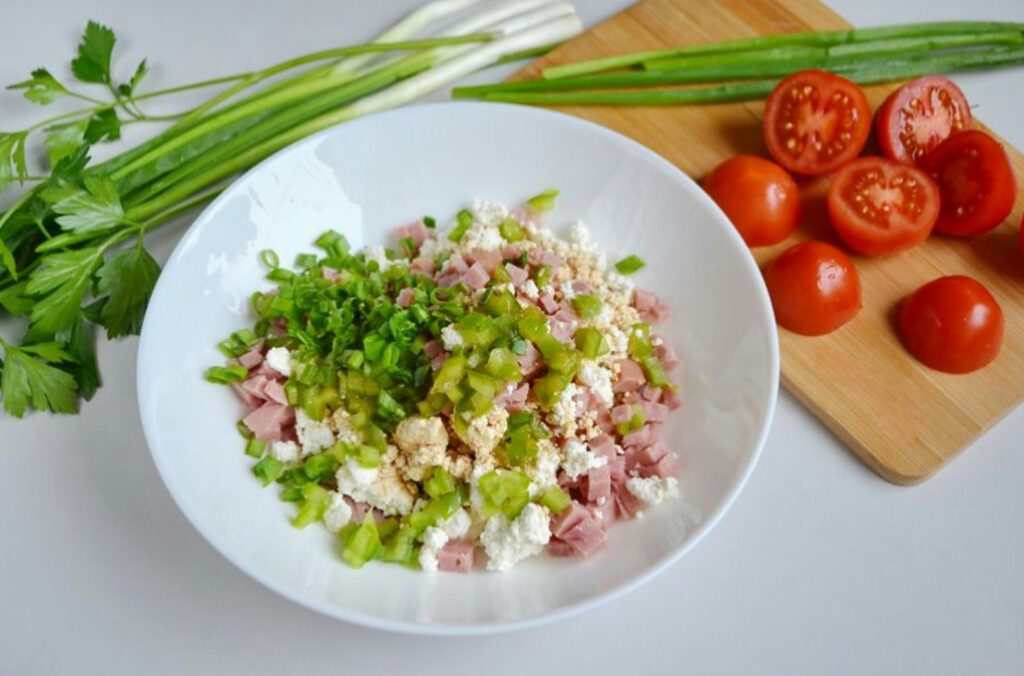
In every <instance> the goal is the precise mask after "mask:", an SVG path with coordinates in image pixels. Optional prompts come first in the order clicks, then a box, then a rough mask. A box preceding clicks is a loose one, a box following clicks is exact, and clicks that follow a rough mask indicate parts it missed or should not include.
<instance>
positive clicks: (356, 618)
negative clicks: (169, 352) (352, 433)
mask: <svg viewBox="0 0 1024 676" xmlns="http://www.w3.org/2000/svg"><path fill="white" fill-rule="evenodd" d="M446 107H456V108H466V109H479V110H481V111H487V110H493V109H496V108H501V109H505V110H514V111H515V113H514V114H517V115H525V116H527V117H529V116H533V117H537V118H545V119H554V120H556V121H557V122H558V123H562V124H568V125H570V126H577V127H581V128H583V129H586V130H587V131H588V132H589V133H594V134H596V135H597V136H603V137H605V138H608V139H611V140H612V141H613V142H615V143H619V144H623V145H625V146H626V147H629V148H631V149H632V150H633V151H635V152H637V153H639V154H640V155H641V156H643V157H644V158H646V159H648V160H649V161H651V162H653V163H654V164H655V165H659V166H660V167H662V168H663V169H665V170H667V171H668V172H669V173H670V174H673V175H675V177H676V178H677V179H679V180H680V181H681V182H682V183H684V184H688V185H689V187H690V188H691V189H692V190H694V191H695V192H696V193H697V198H698V200H699V201H700V202H701V203H702V204H703V206H704V207H705V208H706V209H708V210H709V211H710V212H712V214H714V216H715V219H716V220H717V221H718V223H719V225H720V226H721V227H722V228H723V229H724V230H726V236H727V237H728V238H729V240H730V241H731V242H732V246H733V248H734V249H736V250H737V253H738V256H739V258H740V260H741V261H742V262H741V263H740V265H743V266H745V267H746V268H747V271H748V272H750V273H751V274H752V275H753V276H754V278H755V280H759V281H760V283H758V284H756V285H755V286H756V288H757V294H758V300H759V301H760V303H759V305H760V308H759V311H760V315H761V317H760V318H761V320H762V321H764V322H766V324H767V326H768V327H770V329H771V330H770V331H769V332H768V333H769V355H768V356H769V360H770V362H771V363H770V364H769V366H770V378H769V381H770V382H769V390H770V391H769V393H768V406H767V407H766V410H765V415H764V419H763V420H762V422H761V427H760V430H759V431H758V435H757V440H756V442H755V444H754V449H753V452H752V453H751V454H750V458H749V460H748V461H747V464H746V467H744V468H743V472H742V473H741V474H740V477H739V479H738V480H737V481H736V483H735V484H733V486H732V488H730V489H729V491H728V492H727V493H726V495H725V498H724V499H723V500H722V501H721V503H720V504H719V506H718V508H717V509H716V510H715V511H714V512H712V513H711V515H710V516H709V517H708V518H707V519H706V520H705V521H704V522H703V523H702V524H701V525H700V526H699V527H698V528H697V529H696V530H695V531H693V533H691V534H690V536H689V538H687V540H686V542H684V543H683V545H682V546H680V547H678V548H677V549H675V550H674V551H672V552H670V553H669V554H666V555H665V556H663V557H662V558H661V559H660V560H658V561H656V562H655V563H654V564H653V565H652V566H651V567H650V568H649V569H647V570H646V571H644V572H643V573H642V574H640V575H638V576H636V577H634V578H632V579H630V580H627V581H625V582H622V583H620V584H618V585H616V586H613V587H611V588H610V589H607V590H606V591H603V592H601V593H600V594H597V595H595V596H593V597H591V598H588V599H585V600H582V601H578V602H576V603H572V604H569V605H567V606H564V607H561V608H558V609H556V610H553V611H550V612H546V613H543V614H540V615H536V616H533V617H527V618H523V619H518V620H512V621H508V622H491V623H487V624H427V623H417V622H407V621H403V620H385V619H382V618H380V617H376V616H374V615H368V614H365V613H361V612H353V611H348V610H344V609H341V608H338V607H337V606H333V605H330V604H327V603H323V602H320V601H319V600H317V599H310V598H307V597H304V596H302V595H301V594H299V593H297V592H294V591H292V590H291V589H289V588H288V587H286V586H284V585H280V584H278V583H277V582H275V581H274V580H271V579H270V578H268V577H265V576H264V575H263V574H262V572H261V571H259V570H256V569H255V568H254V567H251V566H249V565H248V563H246V562H244V561H242V560H241V559H239V558H236V557H235V556H234V555H233V554H232V553H230V552H228V551H225V550H224V549H223V548H222V547H221V546H220V544H219V543H218V542H217V540H216V538H214V537H213V536H211V534H210V533H209V531H208V530H207V528H206V526H205V523H204V520H203V517H202V515H200V514H196V513H193V512H192V510H191V509H189V508H188V507H186V504H187V503H185V502H184V501H183V500H182V499H181V498H180V497H179V495H178V490H177V487H176V485H175V484H174V482H173V481H172V480H170V479H169V476H170V475H169V469H168V467H167V466H166V465H165V463H164V459H163V453H162V452H157V451H156V450H155V444H154V439H153V437H154V433H153V432H151V431H150V427H149V424H148V422H147V417H146V415H145V414H144V413H143V401H142V400H143V395H142V393H143V391H144V388H143V383H144V382H147V381H148V378H146V377H145V376H146V367H145V365H146V364H147V363H149V360H144V359H142V358H141V357H142V355H143V354H144V353H145V352H146V348H147V345H148V344H149V341H148V340H147V337H148V332H147V331H146V327H147V322H146V321H145V320H143V325H142V331H141V332H140V336H139V348H138V355H139V359H138V360H137V364H138V366H137V368H136V392H137V397H138V408H139V416H140V418H141V420H142V431H143V435H144V437H145V439H146V445H147V447H148V448H149V453H150V456H151V457H152V458H153V462H154V464H155V465H156V468H157V472H158V473H159V475H160V479H161V480H162V481H163V484H164V486H165V487H166V488H167V491H168V492H169V493H170V494H171V497H172V498H173V500H174V502H175V504H176V505H177V506H178V509H179V510H181V512H182V513H183V514H184V515H185V518H186V519H188V521H189V523H190V524H192V527H193V528H195V529H196V530H197V531H199V533H200V535H202V536H203V538H204V539H205V540H206V541H207V542H208V543H209V544H210V545H211V546H212V547H213V548H214V549H215V550H217V552H218V553H219V554H220V555H221V556H223V557H224V558H226V559H227V560H228V561H230V562H231V563H232V564H233V565H234V566H235V567H236V568H238V569H239V570H240V571H242V572H243V573H245V574H246V575H248V576H249V577H250V578H251V579H253V580H255V581H256V582H258V583H260V584H261V585H263V586H264V587H266V588H268V589H270V590H272V591H274V592H276V593H277V594H279V595H281V596H283V597H284V598H286V599H288V600H289V601H292V602H293V603H296V604H298V605H300V606H303V607H305V608H308V609H310V610H314V611H316V612H319V613H321V614H323V615H327V616H329V617H333V618H336V619H339V620H343V621H345V622H351V623H353V624H358V625H361V626H364V627H369V628H372V629H378V630H383V631H391V632H399V633H407V634H419V635H428V636H472V635H482V634H494V633H500V632H509V631H515V630H519V629H526V628H530V627H537V626H540V625H543V624H548V623H552V622H557V621H559V620H563V619H566V618H568V617H572V616H574V615H578V614H580V613H583V612H585V611H587V610H590V609H592V608H597V607H599V606H601V605H604V604H606V603H609V602H610V601H613V600H614V599H617V598H619V597H621V596H623V595H625V594H627V593H629V592H631V591H633V590H634V589H636V588H638V587H640V586H641V585H643V584H645V583H646V582H648V581H650V580H651V579H653V578H654V577H655V576H657V575H659V574H660V573H662V572H663V571H664V570H665V569H667V568H668V567H669V566H671V565H672V564H674V563H676V562H677V561H679V560H680V559H681V558H682V557H683V556H685V555H686V554H687V553H688V552H689V551H690V550H691V549H693V548H694V547H695V546H696V545H697V544H698V543H700V541H701V540H703V539H704V537H705V536H706V535H707V534H708V533H709V532H710V531H711V530H712V529H713V528H714V527H715V526H716V525H717V524H718V522H719V521H720V520H721V519H722V517H723V516H724V515H725V513H726V512H728V511H729V509H730V508H731V507H732V505H733V503H734V502H735V501H736V498H737V496H738V495H739V494H740V492H741V491H742V490H743V488H744V487H745V486H746V484H747V481H748V480H749V479H750V475H751V474H752V473H753V471H754V467H755V466H756V465H757V463H758V460H759V459H760V457H761V452H762V450H763V449H764V444H765V441H766V440H767V438H768V432H769V431H770V429H771V424H772V421H773V420H774V418H775V408H776V404H777V402H778V391H779V363H780V357H779V339H778V330H777V327H776V324H775V315H774V313H773V312H772V309H771V301H770V299H769V297H768V290H767V288H766V287H765V285H764V282H763V281H762V278H761V272H760V269H759V268H758V267H757V263H756V261H755V260H754V257H753V256H751V255H750V254H749V250H748V248H747V245H746V244H745V243H744V242H743V239H742V237H740V235H739V233H738V232H737V231H736V229H735V228H733V227H732V225H731V224H730V223H729V220H728V218H727V217H726V215H725V213H724V212H723V211H722V210H721V209H720V208H719V206H718V205H717V204H716V203H715V202H714V200H712V199H711V198H710V197H709V196H708V195H707V193H705V192H704V191H703V190H702V189H701V188H700V186H699V185H698V184H697V182H696V181H694V180H693V179H692V178H690V177H689V176H688V175H687V174H686V173H685V172H683V171H682V170H681V169H680V168H679V167H677V166H676V165H674V164H672V163H671V162H669V161H668V160H667V159H665V158H664V157H662V156H661V155H659V154H658V153H656V152H655V151H653V150H651V149H650V148H648V147H647V146H645V145H643V144H642V143H640V142H638V141H635V140H633V139H632V138H630V137H628V136H626V135H625V134H621V133H619V132H617V131H614V130H612V129H608V128H607V127H603V126H601V125H599V124H596V123H594V122H590V121H588V120H584V119H581V118H578V117H573V116H571V115H568V114H565V113H560V112H556V111H553V110H547V109H544V108H535V107H531V106H523V105H515V104H505V103H483V102H478V101H441V102H432V103H419V104H415V105H410V106H402V107H400V108H394V109H391V110H386V111H381V112H379V113H373V114H371V115H367V116H366V117H361V118H357V119H355V120H350V121H348V122H342V123H340V124H338V125H335V126H333V127H328V128H327V129H324V130H322V131H320V132H317V133H316V134H313V135H312V136H308V137H306V138H304V139H301V140H299V141H296V142H295V143H293V144H291V145H289V146H286V147H284V148H282V149H281V150H279V151H277V152H276V153H274V154H273V155H270V156H269V157H267V158H265V159H264V160H262V161H261V162H260V163H259V164H257V165H255V166H254V167H252V168H250V169H249V170H248V171H246V172H244V173H243V174H242V175H241V176H239V177H238V178H237V179H235V180H234V182H232V183H231V185H229V186H228V187H227V189H225V190H224V192H222V193H221V194H220V195H218V196H217V198H216V199H214V200H213V202H211V203H210V204H208V205H207V206H206V207H205V208H204V209H203V211H202V212H201V213H200V214H199V215H198V216H196V218H195V220H194V221H192V224H191V225H190V226H189V227H188V229H187V230H186V231H185V233H184V234H182V236H181V238H180V239H179V240H178V243H177V244H176V245H175V248H174V251H173V253H172V254H171V256H170V258H169V259H168V260H167V263H166V264H165V265H164V269H165V270H166V269H167V268H168V267H170V266H171V265H173V264H174V263H176V262H177V260H178V259H179V258H180V257H182V256H183V255H185V253H186V252H187V250H188V249H189V247H185V246H182V243H183V242H185V241H187V240H188V238H189V237H190V236H191V235H192V234H193V232H194V231H195V229H196V227H197V226H198V225H200V224H201V223H202V222H203V220H204V219H205V218H207V214H209V213H214V212H215V210H216V209H217V207H218V206H219V205H220V203H221V202H222V201H224V200H227V199H230V198H231V197H232V195H233V193H234V191H235V190H237V189H238V186H239V185H241V184H242V183H243V182H244V181H245V179H247V178H248V177H249V176H250V175H251V174H254V173H255V172H258V171H261V170H263V167H264V166H265V165H267V164H270V163H272V162H275V161H277V160H278V159H279V158H280V157H282V156H284V155H287V154H289V153H292V152H296V151H297V150H298V149H299V148H302V147H304V146H306V145H309V144H314V143H317V142H319V141H320V139H322V138H324V137H327V136H330V135H331V134H335V133H337V131H338V129H339V128H341V127H343V126H352V125H355V126H362V125H366V124H374V123H375V122H376V120H377V119H378V118H381V117H401V116H406V115H417V114H419V111H421V110H423V109H430V108H446ZM163 280H164V277H163V275H161V276H160V278H159V279H158V280H157V284H156V287H155V288H154V290H153V294H152V296H151V298H150V304H153V303H154V301H155V300H156V299H158V298H159V297H160V295H162V293H164V288H163V287H164V285H163Z"/></svg>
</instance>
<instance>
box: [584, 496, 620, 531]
mask: <svg viewBox="0 0 1024 676" xmlns="http://www.w3.org/2000/svg"><path fill="white" fill-rule="evenodd" d="M590 511H591V512H593V514H594V518H595V519H597V522H598V523H600V524H601V527H602V528H604V529H605V530H608V527H609V526H611V525H612V524H613V523H615V519H616V518H617V517H618V516H619V510H618V508H617V506H616V504H615V495H614V494H612V492H611V491H609V492H608V497H607V498H605V501H604V502H603V503H601V504H600V505H591V507H590Z"/></svg>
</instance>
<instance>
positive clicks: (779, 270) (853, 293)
mask: <svg viewBox="0 0 1024 676" xmlns="http://www.w3.org/2000/svg"><path fill="white" fill-rule="evenodd" d="M764 282H765V285H766V286H767V287H768V295H769V296H771V299H772V309H773V310H775V319H776V320H777V321H778V322H779V325H780V326H782V327H785V328H787V329H789V330H790V331H793V332H794V333H800V334H803V335H805V336H820V335H824V334H826V333H831V332H832V331H835V330H836V329H838V328H839V327H840V326H842V325H843V324H845V323H846V322H848V321H850V320H851V319H853V318H854V317H855V316H856V315H857V313H858V312H860V305H861V297H860V277H859V276H858V275H857V268H855V267H854V266H853V261H851V260H850V257H849V256H847V255H846V254H845V253H843V252H842V251H840V250H839V249H837V248H836V247H834V246H832V245H831V244H826V243H825V242H802V243H800V244H797V245H795V246H792V247H790V248H788V249H786V250H785V251H783V252H782V253H781V254H779V257H778V258H776V259H775V260H774V261H772V262H771V264H770V265H769V266H768V267H767V268H765V271H764Z"/></svg>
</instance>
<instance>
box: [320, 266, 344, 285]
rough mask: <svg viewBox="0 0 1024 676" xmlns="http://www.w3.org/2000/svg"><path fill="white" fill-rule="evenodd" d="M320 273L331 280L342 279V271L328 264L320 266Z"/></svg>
mask: <svg viewBox="0 0 1024 676" xmlns="http://www.w3.org/2000/svg"><path fill="white" fill-rule="evenodd" d="M320 275H321V276H322V277H323V278H324V279H326V280H329V281H332V282H336V281H338V280H339V279H341V273H340V272H338V271H337V270H335V269H334V268H329V267H327V266H326V265H325V266H324V267H322V268H320Z"/></svg>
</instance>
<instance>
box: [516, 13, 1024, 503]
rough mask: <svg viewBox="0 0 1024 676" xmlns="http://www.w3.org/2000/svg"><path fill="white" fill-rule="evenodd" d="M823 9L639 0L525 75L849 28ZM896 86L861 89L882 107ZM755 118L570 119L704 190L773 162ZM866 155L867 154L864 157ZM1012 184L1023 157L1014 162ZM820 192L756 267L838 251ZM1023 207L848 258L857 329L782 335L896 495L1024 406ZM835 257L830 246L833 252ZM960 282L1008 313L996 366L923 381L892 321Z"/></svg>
mask: <svg viewBox="0 0 1024 676" xmlns="http://www.w3.org/2000/svg"><path fill="white" fill-rule="evenodd" d="M848 26H849V24H847V23H846V22H845V21H844V20H843V19H842V18H840V17H839V16H837V15H836V14H834V13H833V12H832V11H831V10H829V9H828V8H826V7H825V6H824V5H822V4H820V3H819V2H818V1H817V0H758V1H757V2H750V1H749V0H701V1H700V2H697V1H695V0H644V1H643V2H640V3H638V4H636V5H634V6H632V7H630V8H629V9H628V10H626V11H625V12H623V13H622V14H619V15H617V16H615V17H613V18H611V19H610V20H608V21H606V22H605V23H603V24H601V25H599V26H597V27H596V28H594V29H592V30H590V31H588V32H587V33H585V34H583V35H581V36H580V37H578V38H576V39H574V40H572V41H570V42H568V43H566V44H565V45H563V46H561V47H560V48H558V49H557V50H555V51H554V52H552V53H551V54H549V55H548V56H546V57H545V58H543V59H542V60H540V61H538V62H535V63H533V64H531V65H530V66H529V67H528V68H526V69H525V70H524V71H523V72H522V73H520V74H518V75H517V76H516V78H522V77H531V78H532V77H537V74H538V72H539V69H540V68H543V67H546V66H550V65H556V64H561V63H566V62H571V61H580V60H583V59H591V58H595V57H599V56H606V55H609V54H616V53H625V52H635V51H640V50H646V49H659V48H663V47H670V46H681V45H686V44H696V43H704V42H714V41H721V40H729V39H733V38H741V37H748V36H755V35H758V34H769V33H784V32H793V31H805V30H823V29H833V28H845V27H848ZM893 88H894V87H893V86H879V87H870V88H868V90H867V91H868V98H869V99H870V101H871V103H872V107H873V108H874V107H877V106H878V105H879V104H880V103H881V102H882V100H883V99H884V98H885V95H886V94H887V93H888V92H889V91H891V90H892V89H893ZM762 108H763V107H762V104H761V103H760V102H758V103H745V104H723V105H713V106H689V107H665V108H655V107H649V108H606V107H566V108H563V109H562V110H564V112H568V113H570V114H573V115H577V116H579V117H583V118H586V119H588V120H591V121H594V122H597V123H599V124H602V125H604V126H607V127H611V128H612V129H615V130H617V131H619V132H622V133H623V134H625V135H627V136H631V137H632V138H634V139H636V140H637V141H639V142H641V143H643V144H644V145H646V146H648V147H650V148H652V149H654V150H655V151H657V152H658V153H660V154H662V155H664V156H665V157H667V158H668V159H669V160H671V161H672V162H674V163H675V164H676V165H677V166H679V167H680V168H682V169H683V170H684V171H685V172H686V173H687V174H689V175H690V176H692V177H694V178H696V179H701V178H703V177H704V176H705V175H706V174H707V173H708V172H709V171H710V170H711V169H712V168H713V167H714V166H715V165H716V164H718V163H719V162H720V161H722V160H724V159H725V158H727V157H729V156H731V155H735V154H737V153H752V154H759V155H765V156H767V151H766V149H765V147H764V142H763V140H762V138H761V113H762ZM868 152H876V151H872V150H871V148H870V147H869V149H868ZM1010 154H1011V156H1012V159H1013V163H1014V167H1015V169H1016V172H1017V175H1018V177H1024V156H1022V155H1021V154H1020V153H1019V152H1017V151H1016V150H1013V149H1010ZM826 187H827V186H826V183H825V181H824V180H817V181H810V182H807V183H806V184H805V185H803V186H801V192H802V194H803V197H804V207H805V209H804V217H803V220H802V223H801V227H800V231H799V233H798V234H797V235H796V236H795V237H793V238H790V239H789V240H787V241H786V242H784V243H783V244H780V245H778V246H776V247H770V248H761V249H756V250H754V256H755V257H756V258H757V260H758V263H760V264H761V265H764V264H765V263H767V262H768V261H770V260H772V259H773V258H774V257H775V256H776V255H778V253H779V252H781V251H782V250H783V249H784V248H786V247H789V246H791V245H793V244H794V243H796V242H797V241H800V240H803V239H809V238H815V239H824V240H827V241H834V238H833V236H832V234H831V232H830V230H829V226H828V222H827V218H826V216H825V208H824V192H825V188H826ZM1022 208H1024V198H1022V197H1021V196H1018V199H1017V206H1016V209H1015V210H1014V212H1013V216H1012V217H1011V218H1010V220H1009V221H1008V223H1005V224H1003V225H1002V226H1000V227H999V228H997V229H996V230H994V231H993V232H991V233H989V234H987V235H985V236H982V237H978V238H975V239H972V240H961V239H953V238H948V237H942V236H935V237H932V238H930V239H928V240H927V241H926V242H925V243H924V244H922V245H921V246H918V247H917V248H915V249H913V250H911V251H908V252H904V253H902V254H899V255H897V256H894V257H890V258H884V259H867V258H856V259H855V262H856V264H857V267H858V270H859V271H860V276H861V284H862V287H863V294H864V307H863V309H862V310H861V313H860V314H859V315H858V316H857V318H856V319H855V320H854V321H852V322H850V323H849V324H847V325H846V326H845V327H843V328H842V329H840V330H839V331H837V332H835V333H833V334H831V335H829V336H825V337H821V338H807V337H803V336H798V335H796V334H793V333H790V332H788V331H785V330H782V331H781V332H780V334H781V335H780V345H781V349H782V382H783V385H784V386H785V387H786V389H788V390H789V391H790V392H791V393H792V394H793V395H794V396H795V397H796V398H797V399H798V400H800V401H801V402H802V403H803V404H804V405H805V406H807V407H808V408H809V409H810V410H811V411H812V412H813V413H814V414H815V415H816V416H818V417H819V418H820V419H821V420H822V421H823V422H824V423H825V424H826V425H828V427H829V428H831V429H832V431H833V432H834V433H835V434H836V435H837V436H838V437H839V438H840V439H842V440H843V441H844V442H845V443H846V444H847V445H848V446H849V447H850V448H851V449H852V450H853V451H854V453H856V454H857V456H858V457H860V458H861V459H862V460H863V461H864V462H865V463H866V464H867V465H868V466H869V467H871V469H873V470H874V471H875V472H877V473H878V474H879V475H881V476H882V477H883V478H885V479H887V480H889V481H891V482H893V483H897V484H913V483H916V482H918V481H921V480H922V479H925V478H927V477H928V476H929V475H931V474H932V473H933V472H934V471H935V470H937V469H938V468H939V467H942V466H943V465H944V464H945V463H946V462H948V461H949V460H950V459H951V458H953V457H954V456H955V455H957V453H959V452H960V451H961V450H963V449H964V448H965V447H966V446H967V445H968V444H970V443H971V441H972V440H974V439H975V438H976V437H977V436H978V435H980V434H981V433H982V432H984V431H985V430H986V429H988V428H989V427H990V426H991V425H993V424H994V423H995V422H996V421H998V420H999V419H1000V418H1002V417H1003V416H1004V415H1005V414H1006V413H1008V412H1009V411H1010V410H1011V409H1012V408H1013V407H1014V406H1016V405H1017V404H1018V403H1019V402H1020V401H1021V399H1022V398H1024V261H1022V260H1021V257H1020V250H1019V247H1018V244H1017V229H1018V224H1019V223H1020V222H1021V211H1022ZM834 243H838V242H836V241H834ZM950 274H966V275H969V276H971V277H974V278H975V279H977V280H979V281H980V282H982V283H983V284H984V285H985V286H986V287H988V289H989V290H990V291H991V292H992V293H993V294H994V295H995V296H996V298H997V299H998V300H999V303H1000V304H1001V305H1002V308H1003V313H1004V315H1005V318H1006V332H1005V338H1004V343H1003V349H1002V352H1001V354H1000V355H999V358H998V359H997V360H996V361H995V362H994V363H993V364H991V365H990V366H988V367H987V368H985V369H982V370H981V371H978V372H975V373H973V374H969V375H962V376H953V375H947V374H943V373H939V372H936V371H931V370H929V369H927V368H925V367H923V366H921V365H920V364H919V363H917V362H916V361H915V360H914V359H913V358H912V357H911V356H910V355H909V354H908V353H907V352H906V351H905V350H904V349H903V347H902V346H901V344H900V342H899V339H898V337H897V334H896V332H895V328H894V317H895V314H896V310H897V307H898V304H899V302H900V300H901V299H903V298H904V297H905V296H907V295H908V294H909V293H910V292H912V291H913V290H914V289H916V288H917V287H919V286H920V285H922V284H924V283H925V282H928V281H931V280H932V279H935V278H936V277H940V276H943V275H950Z"/></svg>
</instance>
